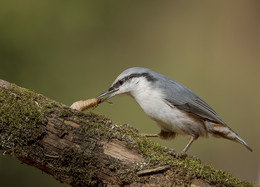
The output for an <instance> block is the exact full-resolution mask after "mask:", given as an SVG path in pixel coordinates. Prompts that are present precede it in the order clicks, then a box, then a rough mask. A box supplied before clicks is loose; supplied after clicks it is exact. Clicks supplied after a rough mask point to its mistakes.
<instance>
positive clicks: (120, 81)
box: [111, 73, 157, 89]
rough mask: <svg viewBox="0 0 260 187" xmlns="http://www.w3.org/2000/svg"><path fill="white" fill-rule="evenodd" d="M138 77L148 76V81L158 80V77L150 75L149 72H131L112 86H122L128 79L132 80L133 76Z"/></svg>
mask: <svg viewBox="0 0 260 187" xmlns="http://www.w3.org/2000/svg"><path fill="white" fill-rule="evenodd" d="M138 77H144V78H146V80H147V81H149V82H155V81H157V79H155V78H154V77H153V76H152V75H150V74H149V73H133V74H130V75H128V76H126V77H124V78H122V79H120V80H118V81H117V82H116V83H115V84H114V85H113V86H112V87H111V89H112V88H118V87H119V86H121V85H122V84H124V83H125V82H127V81H128V80H131V79H132V78H138Z"/></svg>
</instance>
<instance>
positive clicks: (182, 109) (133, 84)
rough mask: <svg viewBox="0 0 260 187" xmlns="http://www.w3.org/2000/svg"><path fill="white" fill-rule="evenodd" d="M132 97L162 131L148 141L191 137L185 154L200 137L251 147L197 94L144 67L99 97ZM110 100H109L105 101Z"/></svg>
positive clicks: (125, 75)
mask: <svg viewBox="0 0 260 187" xmlns="http://www.w3.org/2000/svg"><path fill="white" fill-rule="evenodd" d="M122 94H125V95H129V96H131V97H132V98H134V99H135V100H136V102H137V103H138V104H139V105H140V107H141V108H142V109H143V111H144V112H145V113H146V114H147V115H148V116H149V117H150V118H151V119H152V120H154V121H155V122H156V123H157V125H158V126H159V127H160V130H161V131H160V132H159V133H158V134H155V135H149V134H148V135H147V137H159V138H161V139H173V138H174V137H175V136H176V135H184V136H187V137H188V139H189V141H188V144H187V145H186V146H185V148H184V149H183V150H182V152H181V153H182V154H186V152H187V150H188V149H189V147H190V146H191V144H192V143H193V142H194V141H195V140H197V139H198V138H199V137H217V138H225V139H228V140H232V141H234V142H238V143H240V144H242V145H244V146H245V147H246V148H247V149H248V150H249V151H251V152H252V151H253V150H252V149H251V148H250V147H249V145H248V144H247V143H246V142H245V141H244V140H243V139H242V138H240V137H239V136H238V134H236V133H235V132H234V131H233V130H232V129H231V128H230V127H228V126H227V125H226V124H225V123H224V122H223V121H222V119H221V118H220V117H219V116H218V114H217V113H216V112H215V111H214V110H213V109H212V108H211V107H210V106H209V105H208V104H207V103H206V102H204V101H203V100H202V99H200V98H199V97H198V96H197V95H196V94H195V93H193V92H192V91H191V90H189V89H188V88H186V87H185V86H183V85H181V84H179V83H177V82H176V81H174V80H172V79H170V78H168V77H166V76H165V75H163V74H160V73H157V72H155V71H153V70H150V69H148V68H143V67H132V68H129V69H126V70H125V71H123V72H122V73H121V74H120V75H119V76H118V77H117V78H116V79H115V81H114V82H113V83H112V85H111V86H110V87H109V89H108V90H106V91H105V92H103V93H102V94H100V95H98V96H97V97H96V98H98V99H100V101H99V103H103V102H104V101H107V100H108V99H110V98H112V97H114V96H117V95H122ZM104 96H107V97H106V98H103V97H104Z"/></svg>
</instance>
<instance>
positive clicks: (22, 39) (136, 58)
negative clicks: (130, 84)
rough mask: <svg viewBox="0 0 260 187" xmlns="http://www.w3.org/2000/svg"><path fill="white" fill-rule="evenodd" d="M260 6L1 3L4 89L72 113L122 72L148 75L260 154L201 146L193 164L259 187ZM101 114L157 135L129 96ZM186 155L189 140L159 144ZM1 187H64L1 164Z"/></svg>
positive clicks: (229, 145) (115, 0) (240, 1)
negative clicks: (10, 86)
mask: <svg viewBox="0 0 260 187" xmlns="http://www.w3.org/2000/svg"><path fill="white" fill-rule="evenodd" d="M259 20H260V1H259V0H249V1H246V0H230V1H225V0H222V1H206V0H205V1H202V0H201V1H193V0H186V1H176V0H174V1H119V0H111V1H106V0H100V1H51V0H45V1H39V0H34V1H32V0H24V1H14V0H2V1H1V2H0V79H4V80H7V81H9V82H13V83H16V84H17V85H20V86H22V87H25V88H29V89H32V90H34V91H36V92H38V93H41V94H43V95H45V96H47V97H50V98H52V99H54V100H57V101H60V102H62V103H64V104H67V105H70V104H71V103H73V102H74V101H76V100H80V99H87V98H92V97H95V96H97V95H98V94H100V93H101V92H103V91H105V90H106V89H107V88H108V87H109V86H110V84H111V83H112V82H113V81H114V79H115V78H116V77H117V75H119V74H120V73H121V72H122V71H123V70H125V69H127V68H129V67H134V66H140V67H147V68H150V69H153V70H155V71H157V72H159V73H162V74H165V75H166V76H168V77H170V78H172V79H174V80H176V81H177V82H179V83H181V84H184V85H185V86H187V87H188V88H190V89H191V90H193V91H194V92H195V93H197V94H198V95H199V96H200V97H201V98H202V99H203V100H205V101H206V102H207V103H208V104H209V105H210V106H212V107H213V108H214V109H215V110H216V111H217V112H218V114H219V115H220V116H221V118H222V119H223V120H224V121H225V122H226V123H227V124H228V125H229V126H230V127H231V128H232V129H234V130H235V131H236V132H237V133H238V134H239V135H240V136H241V137H242V138H243V139H244V140H245V141H246V142H247V143H248V144H249V145H250V146H251V147H252V148H253V150H254V152H253V153H251V152H249V151H247V150H246V149H245V148H244V147H243V146H241V145H239V144H236V143H233V142H231V141H227V140H224V139H216V138H208V139H203V138H201V139H199V140H198V141H196V142H195V143H194V144H193V145H192V146H191V148H190V150H189V152H188V154H190V155H197V156H198V157H200V158H201V160H202V163H204V164H210V165H212V166H214V167H215V168H218V169H222V170H226V171H229V172H230V173H231V174H232V175H234V176H236V177H239V178H241V179H244V180H248V181H250V182H255V183H258V184H259V183H260V159H259V158H260V149H259V140H260V138H259V133H260V125H259V120H258V117H259V106H260V86H259V81H260V72H259V71H260V21H259ZM111 101H112V102H113V103H114V104H113V105H110V104H107V103H104V104H102V105H100V106H99V107H98V108H96V109H95V110H94V112H95V113H99V114H103V115H106V116H108V117H109V118H111V119H113V120H115V121H117V122H119V123H121V124H122V123H129V124H131V125H132V126H134V127H135V128H137V129H139V131H141V132H145V133H157V132H159V128H158V127H157V125H156V124H155V122H153V121H152V120H150V119H149V118H148V117H147V116H146V115H145V114H144V113H143V112H142V110H141V109H140V107H139V106H138V105H137V104H136V102H135V101H134V100H133V99H131V98H130V97H127V96H121V97H116V98H113V99H111ZM153 141H157V142H159V143H160V144H161V145H165V146H168V147H172V148H174V149H176V150H177V151H181V150H182V149H183V147H184V146H185V145H186V144H187V141H188V140H187V139H186V137H181V136H180V137H177V138H176V139H175V140H174V141H163V140H159V139H153ZM0 183H1V186H35V185H37V186H46V185H47V186H64V184H60V183H59V182H57V181H55V180H54V179H53V178H52V177H51V176H49V175H46V174H44V173H42V172H41V171H38V170H37V169H34V168H31V167H29V166H26V165H24V164H21V163H20V162H19V161H18V160H16V159H15V158H10V157H7V156H0Z"/></svg>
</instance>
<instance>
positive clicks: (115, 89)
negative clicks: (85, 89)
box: [97, 67, 156, 102]
mask: <svg viewBox="0 0 260 187" xmlns="http://www.w3.org/2000/svg"><path fill="white" fill-rule="evenodd" d="M153 73H154V72H153V71H152V70H149V69H146V68H140V67H133V68H129V69H127V70H125V71H123V72H122V73H121V74H120V75H119V76H118V77H117V78H116V80H115V81H114V82H113V84H112V85H111V86H110V88H109V89H108V90H107V91H105V92H104V93H102V94H100V95H99V96H97V98H101V97H103V96H106V95H109V96H108V97H106V98H105V99H102V100H101V101H100V102H104V101H106V100H108V99H110V98H112V97H114V96H116V95H120V94H130V95H132V92H134V91H136V90H138V89H145V85H148V84H147V83H148V82H154V81H156V78H155V77H154V76H153Z"/></svg>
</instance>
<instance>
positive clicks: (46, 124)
mask: <svg viewBox="0 0 260 187" xmlns="http://www.w3.org/2000/svg"><path fill="white" fill-rule="evenodd" d="M0 152H1V153H2V154H6V155H12V156H14V157H17V158H18V159H19V160H20V161H21V162H23V163H26V164H28V165H30V166H34V167H36V168H38V169H40V170H42V171H44V172H46V173H48V174H50V175H52V176H53V177H55V178H56V179H57V180H59V181H60V182H63V183H67V184H69V185H71V186H97V185H99V186H122V185H127V186H174V185H175V186H176V185H180V186H253V185H252V184H250V183H248V182H246V181H240V180H239V179H236V178H234V177H232V176H231V175H230V174H228V173H226V172H224V171H219V170H215V169H214V168H212V167H209V166H203V165H202V164H201V163H200V162H199V161H198V160H194V159H193V158H191V157H185V158H184V157H182V158H179V157H178V156H176V154H175V152H174V151H173V150H171V149H169V148H165V147H161V146H160V145H158V144H156V143H154V142H153V141H151V140H149V139H147V138H144V137H142V136H140V134H139V133H138V131H137V130H136V129H134V128H132V127H131V126H130V125H127V124H123V125H120V124H116V123H115V122H113V121H112V120H111V119H108V118H106V117H104V116H100V115H97V114H94V113H91V112H87V113H83V112H78V111H75V110H72V109H70V108H69V107H67V106H65V105H63V104H61V103H58V102H56V101H53V100H51V99H49V98H46V97H44V96H43V95H40V94H37V93H34V92H32V91H30V90H27V89H24V88H20V87H18V86H16V85H14V84H10V83H8V82H6V81H3V80H0Z"/></svg>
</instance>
